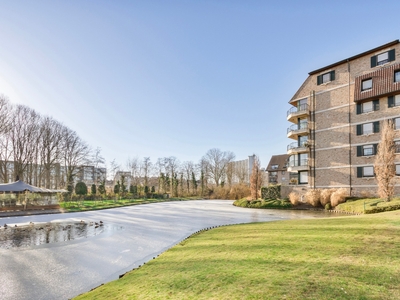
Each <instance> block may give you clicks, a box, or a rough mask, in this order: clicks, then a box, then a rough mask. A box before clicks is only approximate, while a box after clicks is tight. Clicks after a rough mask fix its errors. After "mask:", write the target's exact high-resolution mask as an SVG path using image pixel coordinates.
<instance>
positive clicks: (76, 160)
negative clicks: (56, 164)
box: [62, 127, 90, 190]
mask: <svg viewBox="0 0 400 300" xmlns="http://www.w3.org/2000/svg"><path fill="white" fill-rule="evenodd" d="M89 154H90V149H89V147H88V145H87V144H86V143H85V142H84V141H82V140H81V139H80V138H79V136H78V135H77V134H76V132H75V131H72V130H71V129H69V128H67V127H64V129H63V144H62V160H63V163H64V168H65V173H66V177H67V187H68V189H69V190H71V188H72V187H73V184H74V178H75V176H76V175H77V173H78V171H79V167H80V166H82V165H84V164H86V163H87V162H88V157H89Z"/></svg>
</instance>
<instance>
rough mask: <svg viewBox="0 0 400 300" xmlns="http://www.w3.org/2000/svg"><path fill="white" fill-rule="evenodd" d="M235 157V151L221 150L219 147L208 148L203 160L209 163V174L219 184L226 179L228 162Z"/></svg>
mask: <svg viewBox="0 0 400 300" xmlns="http://www.w3.org/2000/svg"><path fill="white" fill-rule="evenodd" d="M234 159H235V154H233V152H230V151H221V150H220V149H217V148H213V149H210V150H208V151H207V153H206V154H205V155H204V157H203V160H204V161H205V162H206V163H207V166H208V171H209V174H210V176H211V178H212V179H213V180H214V183H215V184H216V185H217V186H219V185H220V184H221V182H222V181H224V179H225V177H226V170H227V166H228V163H230V162H231V161H233V160H234Z"/></svg>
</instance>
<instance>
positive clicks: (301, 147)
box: [287, 141, 309, 155]
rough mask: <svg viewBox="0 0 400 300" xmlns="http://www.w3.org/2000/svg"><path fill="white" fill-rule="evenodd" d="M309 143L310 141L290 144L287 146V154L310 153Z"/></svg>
mask: <svg viewBox="0 0 400 300" xmlns="http://www.w3.org/2000/svg"><path fill="white" fill-rule="evenodd" d="M308 143H309V142H308V141H307V142H304V143H301V144H299V143H298V142H293V143H290V144H289V145H288V146H287V154H289V155H292V154H297V153H304V152H308V147H309V144H308Z"/></svg>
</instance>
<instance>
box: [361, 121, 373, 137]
mask: <svg viewBox="0 0 400 300" xmlns="http://www.w3.org/2000/svg"><path fill="white" fill-rule="evenodd" d="M361 126H362V134H363V135H368V134H372V133H374V123H365V124H362V125H361ZM369 126H371V129H368V128H367V127H369Z"/></svg>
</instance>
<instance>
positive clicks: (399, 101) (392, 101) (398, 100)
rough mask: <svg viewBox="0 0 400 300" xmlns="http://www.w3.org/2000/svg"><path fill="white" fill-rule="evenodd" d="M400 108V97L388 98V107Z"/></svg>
mask: <svg viewBox="0 0 400 300" xmlns="http://www.w3.org/2000/svg"><path fill="white" fill-rule="evenodd" d="M395 106H400V95H395V96H390V97H388V107H395Z"/></svg>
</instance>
